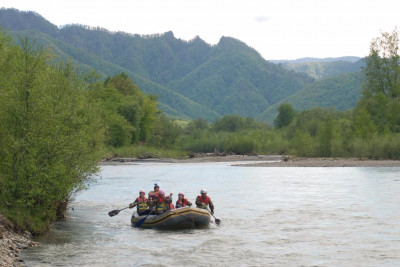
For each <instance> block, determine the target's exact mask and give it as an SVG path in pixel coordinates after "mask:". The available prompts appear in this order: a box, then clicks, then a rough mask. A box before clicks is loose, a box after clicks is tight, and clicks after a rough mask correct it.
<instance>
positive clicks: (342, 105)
mask: <svg viewBox="0 0 400 267" xmlns="http://www.w3.org/2000/svg"><path fill="white" fill-rule="evenodd" d="M362 79H363V76H362V74H361V72H354V73H347V74H343V75H339V76H335V77H330V78H327V79H323V80H321V81H316V82H315V83H313V84H310V85H308V86H306V87H305V88H303V89H302V90H300V91H298V92H296V93H295V94H293V95H290V96H289V97H287V98H285V99H283V100H282V101H280V102H279V103H276V104H274V105H271V106H269V107H268V108H267V109H266V110H265V111H264V112H262V113H261V114H259V115H258V116H257V117H256V118H257V119H258V120H261V121H269V122H272V121H273V120H274V119H275V118H276V116H277V114H278V112H277V109H278V107H279V105H280V104H281V103H289V104H291V105H292V106H293V108H294V109H296V110H298V111H301V110H306V109H311V108H313V107H323V108H328V107H335V109H337V110H347V109H351V108H353V107H354V106H355V105H356V103H357V101H358V99H359V97H360V92H361V82H362Z"/></svg>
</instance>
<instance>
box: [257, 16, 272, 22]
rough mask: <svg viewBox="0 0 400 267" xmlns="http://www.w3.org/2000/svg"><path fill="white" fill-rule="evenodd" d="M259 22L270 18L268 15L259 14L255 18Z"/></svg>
mask: <svg viewBox="0 0 400 267" xmlns="http://www.w3.org/2000/svg"><path fill="white" fill-rule="evenodd" d="M254 19H255V20H256V21H257V22H260V23H263V22H266V21H268V20H269V17H267V16H257V17H255V18H254Z"/></svg>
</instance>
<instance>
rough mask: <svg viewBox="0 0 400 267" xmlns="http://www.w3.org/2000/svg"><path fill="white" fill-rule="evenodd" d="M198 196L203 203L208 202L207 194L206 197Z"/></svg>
mask: <svg viewBox="0 0 400 267" xmlns="http://www.w3.org/2000/svg"><path fill="white" fill-rule="evenodd" d="M198 198H199V200H200V201H201V202H204V203H206V204H207V205H208V204H209V203H210V197H209V196H206V198H205V199H204V198H203V196H202V195H200V196H198Z"/></svg>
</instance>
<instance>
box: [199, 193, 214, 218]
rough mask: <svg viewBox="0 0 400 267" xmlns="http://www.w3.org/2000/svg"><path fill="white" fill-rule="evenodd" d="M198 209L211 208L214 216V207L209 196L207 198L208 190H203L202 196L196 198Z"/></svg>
mask: <svg viewBox="0 0 400 267" xmlns="http://www.w3.org/2000/svg"><path fill="white" fill-rule="evenodd" d="M196 207H197V208H200V209H206V210H208V207H210V211H211V214H214V205H213V203H212V201H211V199H210V197H209V196H207V190H206V189H201V191H200V195H199V196H197V198H196Z"/></svg>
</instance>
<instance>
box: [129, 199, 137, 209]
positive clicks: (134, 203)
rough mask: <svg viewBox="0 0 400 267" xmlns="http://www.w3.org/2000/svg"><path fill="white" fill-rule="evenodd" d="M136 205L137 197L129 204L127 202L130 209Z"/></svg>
mask: <svg viewBox="0 0 400 267" xmlns="http://www.w3.org/2000/svg"><path fill="white" fill-rule="evenodd" d="M136 205H137V199H136V200H135V201H134V202H132V203H131V204H129V208H130V209H131V208H133V207H135V206H136Z"/></svg>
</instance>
